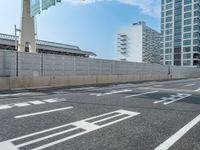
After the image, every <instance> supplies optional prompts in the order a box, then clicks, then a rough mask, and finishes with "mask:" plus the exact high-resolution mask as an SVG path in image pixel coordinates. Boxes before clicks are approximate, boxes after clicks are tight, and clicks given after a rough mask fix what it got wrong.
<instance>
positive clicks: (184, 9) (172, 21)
mask: <svg viewBox="0 0 200 150" xmlns="http://www.w3.org/2000/svg"><path fill="white" fill-rule="evenodd" d="M161 3H162V4H161V7H162V8H161V10H162V11H161V12H162V19H161V63H162V64H164V65H174V66H190V67H193V66H199V64H200V55H199V54H200V0H161Z"/></svg>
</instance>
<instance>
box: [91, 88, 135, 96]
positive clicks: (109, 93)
mask: <svg viewBox="0 0 200 150" xmlns="http://www.w3.org/2000/svg"><path fill="white" fill-rule="evenodd" d="M131 91H132V90H129V89H123V90H113V91H111V92H107V93H91V94H90V95H91V96H93V95H95V96H97V97H99V96H105V95H112V94H120V93H126V92H131Z"/></svg>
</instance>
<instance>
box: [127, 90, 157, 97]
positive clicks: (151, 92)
mask: <svg viewBox="0 0 200 150" xmlns="http://www.w3.org/2000/svg"><path fill="white" fill-rule="evenodd" d="M158 92H159V91H150V92H145V93H140V94H134V95H128V96H126V98H131V97H136V96H142V95H147V94H153V93H158Z"/></svg>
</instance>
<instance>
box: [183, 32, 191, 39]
mask: <svg viewBox="0 0 200 150" xmlns="http://www.w3.org/2000/svg"><path fill="white" fill-rule="evenodd" d="M183 38H184V39H189V38H191V33H184V35H183Z"/></svg>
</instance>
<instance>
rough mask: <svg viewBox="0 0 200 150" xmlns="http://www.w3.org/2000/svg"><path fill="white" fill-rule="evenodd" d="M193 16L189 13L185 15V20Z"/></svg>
mask: <svg viewBox="0 0 200 150" xmlns="http://www.w3.org/2000/svg"><path fill="white" fill-rule="evenodd" d="M191 16H192V13H191V12H187V13H185V14H184V18H190V17H191Z"/></svg>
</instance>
